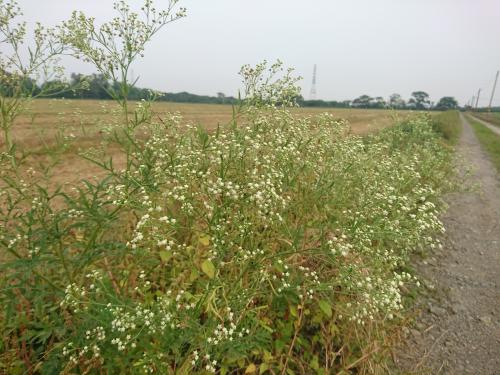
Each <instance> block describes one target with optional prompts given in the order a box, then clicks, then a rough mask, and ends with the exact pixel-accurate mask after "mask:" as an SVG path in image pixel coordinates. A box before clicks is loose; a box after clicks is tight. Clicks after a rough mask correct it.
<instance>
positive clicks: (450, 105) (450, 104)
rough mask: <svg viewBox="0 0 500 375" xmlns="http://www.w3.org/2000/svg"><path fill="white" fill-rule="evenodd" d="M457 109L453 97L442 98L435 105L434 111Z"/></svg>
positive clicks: (456, 103)
mask: <svg viewBox="0 0 500 375" xmlns="http://www.w3.org/2000/svg"><path fill="white" fill-rule="evenodd" d="M457 107H458V102H457V100H456V99H455V98H454V97H453V96H443V97H442V98H441V99H439V102H438V103H437V105H436V109H439V110H447V109H455V108H457Z"/></svg>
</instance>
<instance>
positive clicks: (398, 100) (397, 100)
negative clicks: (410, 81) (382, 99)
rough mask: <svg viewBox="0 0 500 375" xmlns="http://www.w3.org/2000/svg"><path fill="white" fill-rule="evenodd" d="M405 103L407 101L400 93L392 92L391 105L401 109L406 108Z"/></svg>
mask: <svg viewBox="0 0 500 375" xmlns="http://www.w3.org/2000/svg"><path fill="white" fill-rule="evenodd" d="M405 105H406V103H405V101H404V99H403V98H402V97H401V95H400V94H392V95H391V96H390V97H389V106H390V107H391V108H396V109H401V108H404V107H405Z"/></svg>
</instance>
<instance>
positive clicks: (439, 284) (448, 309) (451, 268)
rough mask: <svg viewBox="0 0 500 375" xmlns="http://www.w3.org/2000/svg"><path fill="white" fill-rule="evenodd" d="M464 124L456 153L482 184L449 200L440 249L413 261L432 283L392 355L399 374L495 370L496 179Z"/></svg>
mask: <svg viewBox="0 0 500 375" xmlns="http://www.w3.org/2000/svg"><path fill="white" fill-rule="evenodd" d="M461 121H462V123H463V126H464V130H463V135H462V138H461V140H460V143H459V146H458V152H459V154H460V156H461V157H463V158H464V159H465V164H469V165H472V168H473V170H472V175H471V176H470V177H469V178H470V182H471V183H472V184H474V183H476V182H477V183H479V184H480V186H479V187H477V188H476V189H474V190H472V191H470V192H461V193H456V194H453V195H451V196H450V197H449V198H448V200H447V201H448V203H449V205H450V208H449V210H448V212H447V214H446V216H445V217H444V223H445V226H446V229H447V232H446V235H445V238H444V245H445V247H444V249H443V250H442V251H440V252H439V253H436V254H435V255H434V256H433V257H431V258H430V259H427V260H426V261H423V262H422V263H421V264H419V265H418V269H419V272H420V273H421V274H422V275H423V278H424V280H426V281H427V285H430V286H435V288H434V290H433V291H432V288H431V292H430V295H431V296H430V298H427V299H426V300H425V301H423V302H421V305H420V314H419V316H418V317H417V320H416V321H417V323H416V327H414V329H409V330H407V331H406V335H407V343H406V345H405V347H404V348H402V349H401V351H400V352H399V353H397V354H396V363H397V364H398V366H399V368H400V369H401V370H402V371H403V373H404V374H433V375H434V374H450V375H451V374H453V375H461V374H474V375H483V374H484V375H500V179H499V176H498V175H497V173H496V171H495V168H494V167H493V165H492V164H491V163H490V161H489V160H488V157H487V155H486V154H485V153H484V151H483V150H482V149H481V147H480V145H479V142H478V140H477V138H476V137H475V135H474V133H473V130H472V128H471V126H470V125H469V123H468V122H467V120H466V119H465V118H464V117H463V116H461ZM462 172H464V173H465V167H464V168H463V171H462Z"/></svg>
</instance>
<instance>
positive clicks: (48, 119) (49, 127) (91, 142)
mask: <svg viewBox="0 0 500 375" xmlns="http://www.w3.org/2000/svg"><path fill="white" fill-rule="evenodd" d="M134 104H135V103H132V105H134ZM117 110H118V107H117V106H116V105H115V104H114V103H113V102H112V101H96V100H64V99H57V100H56V99H43V100H36V101H34V102H32V103H31V104H30V105H29V107H28V108H27V109H26V113H25V114H23V115H22V116H20V117H19V118H18V119H17V121H16V124H15V126H14V129H13V137H14V140H15V142H16V143H18V144H19V145H20V146H21V148H23V149H28V150H29V151H30V152H31V153H32V156H31V157H30V159H31V161H32V163H33V164H34V165H37V164H40V163H46V162H47V161H48V160H47V155H45V152H44V147H46V146H50V145H51V144H54V140H55V137H56V135H57V133H58V130H62V129H64V134H65V135H67V136H68V135H71V136H72V137H73V141H72V145H73V146H72V147H70V148H68V149H67V150H66V151H65V152H64V154H63V155H60V156H59V161H58V167H57V169H56V171H57V173H56V174H55V175H53V176H52V177H51V181H52V182H53V183H54V184H59V183H74V182H76V181H78V180H80V179H82V178H90V177H92V176H93V175H95V174H100V170H99V168H98V167H96V166H95V165H93V164H91V163H90V162H88V161H85V160H84V159H82V158H81V157H80V156H79V153H81V152H82V151H84V150H86V149H89V148H91V147H94V146H97V145H99V144H100V142H101V140H103V139H104V135H103V133H102V129H103V128H104V127H106V126H107V125H109V124H110V123H112V122H113V121H114V119H116V118H117V117H118V116H117V113H118V112H117ZM154 111H155V113H156V115H157V116H159V117H162V116H164V115H165V113H166V112H179V113H180V114H181V115H182V116H183V117H184V119H185V121H186V122H191V123H194V124H197V125H201V126H203V127H206V128H208V129H214V128H216V127H217V125H218V124H220V125H225V124H227V123H229V122H230V121H231V118H232V107H231V106H230V105H213V104H177V103H167V102H160V103H156V104H155V106H154ZM293 111H294V113H296V114H297V115H298V116H308V115H317V114H319V113H323V112H329V113H331V114H333V115H334V116H335V117H338V118H344V119H347V120H348V121H349V122H350V124H351V127H352V133H354V134H366V133H369V132H372V131H376V130H379V129H381V128H384V127H386V126H389V125H391V124H393V123H394V121H395V117H396V116H406V112H404V111H400V112H397V113H396V112H394V111H390V110H365V109H326V108H297V109H294V110H293ZM0 143H3V140H1V139H0ZM108 152H109V155H111V156H113V158H114V160H115V162H117V163H118V164H119V163H120V153H119V152H118V150H114V149H113V148H109V149H108Z"/></svg>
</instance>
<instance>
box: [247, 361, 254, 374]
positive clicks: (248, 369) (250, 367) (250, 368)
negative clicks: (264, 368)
mask: <svg viewBox="0 0 500 375" xmlns="http://www.w3.org/2000/svg"><path fill="white" fill-rule="evenodd" d="M256 372H257V366H255V365H254V364H253V363H250V364H249V365H248V367H247V369H246V370H245V374H255V373H256Z"/></svg>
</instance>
